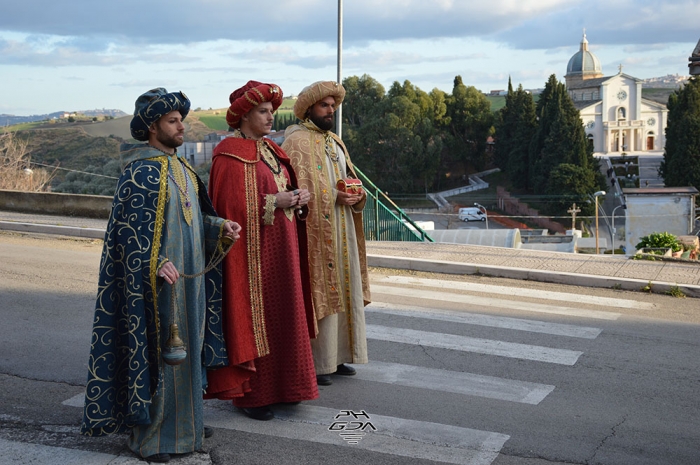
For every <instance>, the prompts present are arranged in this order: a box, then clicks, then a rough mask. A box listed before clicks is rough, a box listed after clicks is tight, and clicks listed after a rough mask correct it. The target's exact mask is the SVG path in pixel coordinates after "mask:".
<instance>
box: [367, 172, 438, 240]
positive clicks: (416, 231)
mask: <svg viewBox="0 0 700 465" xmlns="http://www.w3.org/2000/svg"><path fill="white" fill-rule="evenodd" d="M355 171H356V172H357V174H358V176H359V177H360V179H361V180H362V187H363V189H364V190H365V192H367V196H368V199H367V203H366V204H365V209H364V212H363V227H364V231H365V238H366V239H367V240H371V241H412V242H418V241H420V242H435V241H434V240H433V239H432V238H431V237H430V236H429V235H428V234H427V233H426V232H425V231H423V229H422V228H421V227H420V226H418V225H417V224H416V223H415V222H414V221H413V220H412V219H411V218H410V217H409V216H408V215H407V214H406V213H404V211H403V210H402V209H401V208H399V206H398V205H396V204H395V203H394V202H393V201H392V200H391V199H390V198H389V197H388V196H387V195H386V194H385V193H384V192H382V191H381V190H380V189H379V188H378V187H377V186H375V185H374V183H373V182H372V181H370V179H369V178H368V177H367V176H366V175H365V174H364V173H363V172H362V171H360V169H359V168H357V167H355ZM387 205H390V206H391V208H390V207H389V206H387ZM409 225H410V227H409Z"/></svg>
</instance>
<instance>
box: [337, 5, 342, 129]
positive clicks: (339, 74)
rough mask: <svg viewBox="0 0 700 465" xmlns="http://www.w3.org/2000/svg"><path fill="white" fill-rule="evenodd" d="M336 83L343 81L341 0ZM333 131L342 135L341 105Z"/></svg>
mask: <svg viewBox="0 0 700 465" xmlns="http://www.w3.org/2000/svg"><path fill="white" fill-rule="evenodd" d="M337 82H338V84H342V83H343V0H338V80H337ZM335 133H336V134H338V137H340V138H342V137H343V106H342V105H341V106H340V107H338V109H337V110H336V111H335Z"/></svg>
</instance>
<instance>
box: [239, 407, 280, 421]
mask: <svg viewBox="0 0 700 465" xmlns="http://www.w3.org/2000/svg"><path fill="white" fill-rule="evenodd" d="M241 410H242V411H243V413H245V416H247V417H248V418H252V419H253V420H260V421H267V420H272V419H273V418H275V414H274V413H272V410H270V407H268V406H264V407H248V408H241Z"/></svg>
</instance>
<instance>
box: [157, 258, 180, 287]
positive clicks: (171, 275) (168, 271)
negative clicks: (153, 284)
mask: <svg viewBox="0 0 700 465" xmlns="http://www.w3.org/2000/svg"><path fill="white" fill-rule="evenodd" d="M158 276H159V277H160V278H163V279H165V281H166V282H167V283H168V284H174V283H175V282H176V281H177V280H178V278H180V273H178V271H177V268H175V265H173V263H172V262H165V263H164V264H163V266H161V267H160V270H158Z"/></svg>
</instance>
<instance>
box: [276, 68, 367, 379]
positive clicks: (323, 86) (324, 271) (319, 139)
mask: <svg viewBox="0 0 700 465" xmlns="http://www.w3.org/2000/svg"><path fill="white" fill-rule="evenodd" d="M344 97H345V89H344V88H343V86H342V85H341V84H338V83H336V82H333V81H321V82H316V83H314V84H311V85H310V86H308V87H306V88H305V89H304V90H302V92H301V93H300V94H299V97H298V99H297V101H296V103H295V105H294V114H295V115H296V116H297V118H299V119H300V120H301V121H302V122H301V123H300V124H295V125H293V126H290V127H288V128H287V130H286V132H285V141H284V143H283V144H282V148H283V149H284V150H285V152H287V154H288V155H289V158H290V160H291V163H292V166H293V167H294V171H295V172H296V173H297V178H298V186H299V188H301V189H308V190H309V192H310V193H311V200H310V201H309V203H308V207H309V216H308V218H307V220H306V228H307V236H308V257H309V267H310V269H311V291H312V296H313V304H314V315H315V318H316V321H317V325H318V335H317V337H316V339H312V340H311V349H312V352H313V356H314V365H315V368H316V379H317V382H318V384H319V385H330V384H332V382H333V381H332V379H331V376H330V375H331V374H337V375H354V374H355V373H356V372H355V369H354V368H353V367H350V366H348V365H345V364H346V363H353V364H360V363H367V361H368V359H367V339H366V334H365V312H364V306H365V305H367V304H368V303H369V302H370V292H369V280H368V277H367V260H366V255H365V236H364V231H363V228H362V209H363V208H364V206H365V202H366V200H367V195H366V193H365V192H364V191H363V190H362V189H361V188H360V189H359V190H356V191H352V190H351V189H347V190H344V188H343V184H345V183H347V184H351V183H352V182H353V181H354V182H355V183H356V184H357V181H356V180H357V174H356V173H355V169H354V168H353V165H352V162H351V161H350V156H349V154H348V151H347V149H346V148H345V144H343V142H342V140H341V139H340V138H339V137H338V136H337V135H336V134H334V133H333V132H332V131H331V129H332V128H333V127H334V121H335V118H334V114H335V111H336V109H337V108H338V107H339V106H340V104H341V103H342V101H343V98H344ZM339 181H341V183H340V189H339V188H338V182H339Z"/></svg>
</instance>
